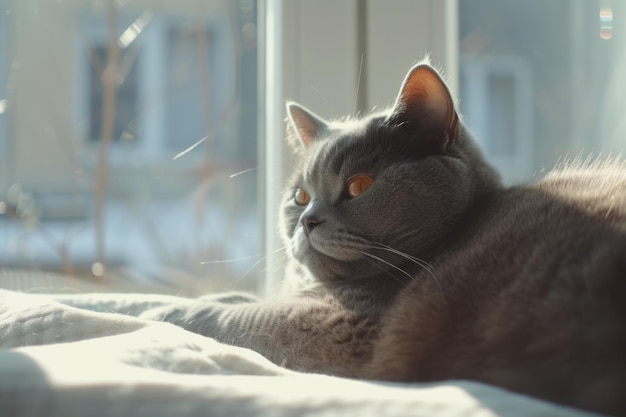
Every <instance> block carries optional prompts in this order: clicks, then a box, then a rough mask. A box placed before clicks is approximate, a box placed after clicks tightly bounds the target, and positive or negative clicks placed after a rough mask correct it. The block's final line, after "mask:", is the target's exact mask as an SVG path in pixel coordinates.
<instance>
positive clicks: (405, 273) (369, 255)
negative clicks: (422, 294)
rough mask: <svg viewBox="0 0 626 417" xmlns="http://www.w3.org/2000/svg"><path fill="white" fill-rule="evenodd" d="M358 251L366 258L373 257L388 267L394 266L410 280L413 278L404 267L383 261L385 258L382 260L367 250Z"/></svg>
mask: <svg viewBox="0 0 626 417" xmlns="http://www.w3.org/2000/svg"><path fill="white" fill-rule="evenodd" d="M360 252H361V253H362V254H363V255H365V256H367V257H368V258H372V259H375V260H377V261H379V262H382V263H384V264H385V265H389V266H390V267H392V268H394V269H395V270H397V271H400V272H402V273H403V274H404V275H406V276H407V277H409V279H410V280H411V281H412V280H413V279H414V278H415V277H414V276H413V275H411V274H409V273H408V272H406V271H405V270H404V269H402V268H400V267H398V266H396V265H394V264H392V263H391V262H387V261H385V260H384V259H383V258H381V257H378V256H376V255H372V254H371V253H367V252H365V251H360Z"/></svg>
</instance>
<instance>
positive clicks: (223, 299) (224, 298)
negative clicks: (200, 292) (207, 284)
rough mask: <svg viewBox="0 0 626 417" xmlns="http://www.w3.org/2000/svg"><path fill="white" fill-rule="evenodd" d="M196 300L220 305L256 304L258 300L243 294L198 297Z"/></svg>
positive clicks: (250, 295) (233, 293) (228, 293)
mask: <svg viewBox="0 0 626 417" xmlns="http://www.w3.org/2000/svg"><path fill="white" fill-rule="evenodd" d="M198 300H201V301H206V302H210V303H221V304H242V303H257V302H259V301H260V300H259V299H258V298H256V297H255V296H253V295H252V294H248V293H244V292H227V293H222V294H210V295H204V296H202V297H200V298H199V299H198Z"/></svg>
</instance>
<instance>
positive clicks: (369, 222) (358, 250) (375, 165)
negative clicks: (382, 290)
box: [281, 64, 499, 282]
mask: <svg viewBox="0 0 626 417" xmlns="http://www.w3.org/2000/svg"><path fill="white" fill-rule="evenodd" d="M287 113H288V116H289V122H290V124H291V128H292V130H293V135H292V136H293V137H294V139H292V144H293V145H294V147H295V148H296V149H297V150H298V153H299V154H300V164H299V167H298V169H297V171H296V173H295V175H294V176H293V178H292V179H291V181H290V182H289V184H288V187H287V189H286V191H285V192H284V195H283V201H282V210H281V211H282V212H281V216H282V217H281V233H282V237H283V239H284V241H285V245H286V247H287V251H288V252H289V254H290V255H291V257H292V259H293V260H295V261H296V262H297V263H299V264H300V266H302V267H303V269H304V270H307V271H309V272H310V273H311V274H312V276H313V277H314V278H315V279H317V280H319V281H322V282H330V281H337V280H350V281H351V280H352V279H362V278H367V277H374V276H381V277H382V276H385V277H387V278H388V279H391V280H393V279H394V277H395V278H398V279H400V280H402V279H406V278H407V277H408V276H409V275H412V274H414V273H415V271H416V270H417V269H419V268H421V266H420V263H421V260H426V261H427V260H428V259H429V258H432V256H434V255H435V253H436V252H437V251H438V250H440V248H441V247H442V245H446V244H447V243H448V242H450V241H451V239H453V238H454V237H453V236H452V235H453V234H454V232H455V229H456V228H457V226H458V225H459V222H461V221H462V218H463V216H464V215H465V214H466V212H467V210H468V209H469V207H470V206H471V205H472V204H474V203H475V202H476V200H477V199H478V198H479V197H480V195H484V193H485V192H487V191H488V190H491V189H493V188H494V187H497V186H498V184H499V181H498V178H497V175H496V174H495V173H494V172H493V170H492V169H491V168H490V167H489V166H488V165H487V164H486V163H485V162H484V161H483V158H482V157H481V155H480V154H479V152H478V151H477V150H476V149H475V147H474V145H473V143H472V140H471V139H470V137H469V135H468V133H467V131H466V129H465V128H464V127H463V125H462V123H461V122H460V120H459V117H458V114H457V112H456V110H455V106H454V102H453V99H452V97H451V95H450V92H449V90H448V88H447V86H446V84H445V83H444V81H443V80H442V78H441V77H440V76H439V74H438V73H437V72H436V71H435V70H434V69H433V68H432V67H431V66H429V65H428V64H418V65H416V66H415V67H413V68H412V69H411V70H410V71H409V73H408V74H407V76H406V78H405V79H404V82H403V83H402V86H401V88H400V93H399V94H398V97H397V99H396V101H395V104H394V105H393V106H392V107H391V108H390V109H389V110H387V111H385V112H382V113H378V114H372V115H370V116H368V117H365V118H363V119H361V120H353V121H341V122H329V121H325V120H323V119H322V118H320V117H318V116H316V115H315V114H313V113H312V112H310V111H309V110H307V109H305V108H304V107H302V106H300V105H298V104H295V103H288V104H287Z"/></svg>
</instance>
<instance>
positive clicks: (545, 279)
mask: <svg viewBox="0 0 626 417" xmlns="http://www.w3.org/2000/svg"><path fill="white" fill-rule="evenodd" d="M288 109H290V111H294V109H295V111H296V112H297V115H295V116H294V115H291V118H290V120H291V122H292V123H294V124H297V123H304V124H305V126H304V128H299V127H298V126H297V125H296V126H293V127H294V129H293V133H292V136H293V135H295V136H293V137H294V140H292V143H294V146H296V147H297V148H298V154H299V157H300V164H299V167H298V169H297V170H296V172H295V174H294V176H293V177H292V179H291V180H290V181H289V183H288V185H287V187H286V191H285V193H284V196H283V202H282V212H281V235H282V237H283V240H284V242H285V248H286V251H287V253H288V254H289V256H290V259H291V261H290V262H291V264H292V265H291V266H292V267H291V268H289V270H290V271H296V272H294V273H298V274H302V276H306V277H307V278H310V279H312V280H313V281H314V285H312V286H311V287H309V288H305V289H302V290H301V291H299V292H298V293H296V294H294V295H292V296H290V297H286V298H283V299H276V300H270V301H260V300H257V299H254V298H250V297H249V296H243V295H226V296H213V297H204V298H202V299H199V300H198V301H197V302H195V303H192V304H191V305H185V306H179V307H169V308H168V307H165V308H163V309H161V310H159V311H158V312H156V313H155V312H152V313H150V314H151V316H150V318H159V319H163V320H167V321H171V322H174V323H177V324H179V325H181V326H183V327H185V328H188V329H190V330H193V331H196V332H198V333H201V334H205V335H207V336H212V337H215V338H217V339H218V340H221V341H223V342H226V343H232V344H235V345H239V346H244V347H249V348H252V349H255V350H257V351H259V352H260V353H262V354H264V355H265V356H267V357H268V358H269V359H271V360H272V361H274V362H275V363H278V364H281V365H284V366H287V367H289V368H292V369H295V370H301V371H308V372H321V373H329V374H334V375H341V376H348V377H357V378H373V379H386V380H395V381H437V380H445V379H450V378H466V379H473V380H477V381H482V382H487V383H491V384H495V385H499V386H502V387H505V388H508V389H511V390H515V391H518V392H523V393H526V394H529V395H533V396H537V397H540V398H544V399H547V400H551V401H555V402H558V403H562V404H568V405H571V406H576V407H581V408H585V409H589V410H594V411H600V412H608V413H614V414H626V400H625V397H624V395H623V387H624V386H626V359H625V358H626V324H625V318H626V232H625V231H626V227H625V225H626V169H625V168H624V164H623V163H621V162H619V161H615V160H614V161H609V162H596V163H576V164H574V165H570V166H565V167H562V168H560V169H558V170H556V171H554V172H552V173H550V174H549V175H547V176H546V177H545V179H543V180H539V181H537V182H535V183H532V184H529V185H526V186H518V187H512V188H504V187H503V186H502V184H501V183H500V181H499V179H498V175H497V174H496V173H495V172H494V171H493V169H492V168H491V167H490V166H489V165H488V164H487V163H486V162H485V160H484V158H483V157H482V156H481V154H480V152H479V151H478V150H477V148H476V146H475V145H474V142H473V141H472V139H471V137H470V135H469V133H468V132H467V130H466V128H465V127H464V126H463V124H462V123H461V122H460V121H459V118H458V116H457V114H456V112H455V110H454V106H453V105H452V99H451V98H450V95H449V92H448V91H447V88H446V87H445V84H444V83H443V81H441V78H440V77H439V76H438V74H437V73H436V72H435V71H434V70H433V69H432V68H430V67H429V66H428V65H425V64H420V65H418V66H416V67H414V68H413V69H412V70H411V71H410V72H409V74H408V75H407V78H406V79H405V81H404V83H403V85H402V87H401V90H400V94H399V95H398V100H397V101H396V104H395V105H394V106H393V107H392V108H391V109H389V110H388V111H386V112H382V113H379V114H374V115H371V116H368V117H366V118H364V119H362V120H358V121H346V122H341V123H331V122H326V121H323V120H322V119H320V118H319V117H316V116H311V120H307V117H308V116H307V114H309V112H308V111H307V110H306V109H304V108H303V107H301V106H299V105H294V104H291V105H290V106H289V107H288ZM303 135H304V136H305V137H302V136H303ZM357 174H367V175H369V176H371V177H372V178H374V182H373V184H372V185H371V187H370V188H369V189H367V190H366V191H365V192H363V193H362V194H361V195H359V196H358V197H354V198H353V197H351V196H349V195H347V191H346V190H347V183H348V182H349V180H350V179H351V178H353V176H354V175H357ZM297 189H302V190H305V191H306V192H307V193H308V195H309V196H310V202H308V203H307V204H304V205H298V204H297V203H296V201H295V200H294V195H295V193H296V190H297ZM305 221H310V222H311V223H310V225H311V227H309V228H305V227H303V224H304V223H305Z"/></svg>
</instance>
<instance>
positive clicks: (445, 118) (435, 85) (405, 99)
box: [393, 65, 458, 147]
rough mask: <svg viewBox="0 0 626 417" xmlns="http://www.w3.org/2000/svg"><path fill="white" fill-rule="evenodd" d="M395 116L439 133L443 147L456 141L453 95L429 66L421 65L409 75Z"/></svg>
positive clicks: (395, 110) (456, 125)
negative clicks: (415, 121)
mask: <svg viewBox="0 0 626 417" xmlns="http://www.w3.org/2000/svg"><path fill="white" fill-rule="evenodd" d="M393 113H394V114H396V116H398V117H400V118H401V119H402V120H406V121H412V120H417V121H419V123H420V124H421V125H422V126H424V127H425V128H427V129H429V130H431V131H434V132H438V133H439V134H440V135H441V137H440V139H441V140H443V143H442V145H443V146H444V147H445V146H448V145H450V144H451V142H452V141H454V139H455V138H456V135H457V128H458V116H457V114H456V111H455V109H454V103H453V101H452V97H451V95H450V91H449V90H448V87H446V85H445V83H444V82H443V80H442V79H441V78H440V77H439V75H438V74H437V72H436V71H435V70H434V69H433V68H431V67H430V66H427V65H420V66H417V67H415V68H413V69H412V70H411V71H410V72H409V74H408V75H407V77H406V79H405V80H404V83H403V85H402V88H401V90H400V94H399V96H398V99H397V100H396V104H395V107H394V111H393Z"/></svg>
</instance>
